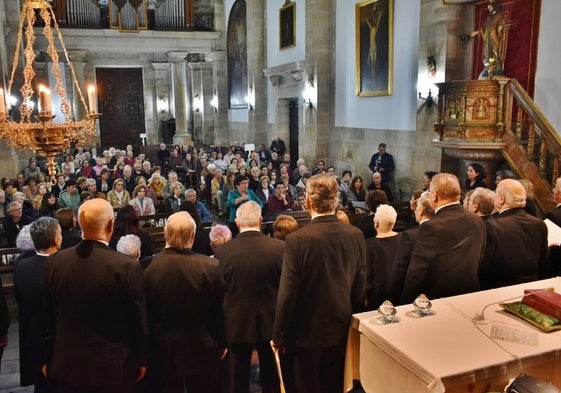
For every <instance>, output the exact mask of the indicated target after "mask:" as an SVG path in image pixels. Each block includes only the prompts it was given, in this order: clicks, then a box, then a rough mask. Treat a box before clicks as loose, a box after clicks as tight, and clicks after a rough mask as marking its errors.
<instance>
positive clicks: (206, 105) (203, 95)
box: [189, 61, 214, 145]
mask: <svg viewBox="0 0 561 393" xmlns="http://www.w3.org/2000/svg"><path fill="white" fill-rule="evenodd" d="M189 70H190V72H191V94H192V97H191V100H194V99H195V97H196V96H199V98H200V100H201V108H200V110H199V111H198V112H196V111H194V113H193V115H194V128H193V138H194V139H195V141H196V142H200V143H202V144H205V145H211V144H213V143H214V108H212V105H211V104H210V103H211V101H212V97H213V95H214V86H213V80H212V63H209V62H206V61H203V62H198V63H189Z"/></svg>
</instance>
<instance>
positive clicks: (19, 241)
mask: <svg viewBox="0 0 561 393" xmlns="http://www.w3.org/2000/svg"><path fill="white" fill-rule="evenodd" d="M31 224H33V222H32V223H30V224H27V225H25V226H24V227H22V228H21V230H20V231H19V233H18V237H17V238H16V247H17V248H19V250H20V251H21V253H20V255H18V256H17V257H16V258H15V261H16V262H17V261H18V260H19V259H21V258H27V257H30V256H32V255H35V245H34V244H33V238H32V237H31Z"/></svg>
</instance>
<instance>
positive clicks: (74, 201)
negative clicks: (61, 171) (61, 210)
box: [58, 179, 80, 211]
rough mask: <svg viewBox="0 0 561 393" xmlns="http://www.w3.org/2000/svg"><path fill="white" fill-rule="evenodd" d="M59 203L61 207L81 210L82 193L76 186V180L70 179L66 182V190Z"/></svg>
mask: <svg viewBox="0 0 561 393" xmlns="http://www.w3.org/2000/svg"><path fill="white" fill-rule="evenodd" d="M58 203H59V205H60V206H61V207H70V208H72V209H74V210H75V211H78V209H79V208H80V193H79V192H78V189H77V186H76V180H73V179H70V180H67V181H66V188H65V189H64V190H62V191H61V193H60V195H59V197H58Z"/></svg>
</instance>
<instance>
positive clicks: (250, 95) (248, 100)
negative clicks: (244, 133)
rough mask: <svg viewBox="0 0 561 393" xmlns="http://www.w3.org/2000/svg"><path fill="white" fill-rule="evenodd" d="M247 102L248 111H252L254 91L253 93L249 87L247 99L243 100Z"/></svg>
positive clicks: (251, 87)
mask: <svg viewBox="0 0 561 393" xmlns="http://www.w3.org/2000/svg"><path fill="white" fill-rule="evenodd" d="M245 100H246V101H247V105H248V106H249V110H250V111H252V110H253V108H254V107H255V91H253V86H251V85H250V86H249V89H248V92H247V97H246V99H245Z"/></svg>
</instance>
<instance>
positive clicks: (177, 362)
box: [145, 212, 226, 393]
mask: <svg viewBox="0 0 561 393" xmlns="http://www.w3.org/2000/svg"><path fill="white" fill-rule="evenodd" d="M195 228H196V224H195V221H194V220H193V219H192V218H191V216H190V215H189V214H188V213H187V212H178V213H175V214H172V215H171V216H170V217H169V218H168V221H167V224H166V227H165V229H164V236H165V239H166V248H165V249H164V251H162V252H161V253H160V254H158V255H156V256H155V257H154V259H153V261H152V263H151V264H150V266H148V268H147V269H146V271H145V285H146V309H147V315H148V326H149V332H150V344H151V352H150V353H151V356H150V359H149V369H150V377H149V382H150V392H151V393H156V392H161V393H176V392H177V393H179V392H183V391H184V390H183V389H184V386H185V387H187V391H188V392H190V393H198V392H200V393H215V392H216V393H218V392H219V391H220V379H219V378H218V366H219V364H220V360H221V359H222V358H223V357H224V356H225V355H226V349H225V348H226V338H225V331H224V314H223V311H222V301H223V298H224V282H223V280H222V273H221V270H220V266H219V265H218V262H217V261H216V260H215V259H212V258H210V257H207V256H205V255H201V254H196V253H194V252H193V251H192V250H191V247H192V245H193V241H194V238H195Z"/></svg>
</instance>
